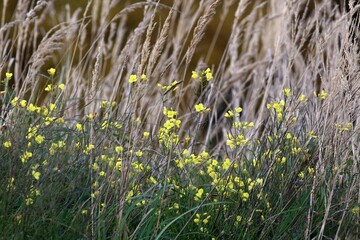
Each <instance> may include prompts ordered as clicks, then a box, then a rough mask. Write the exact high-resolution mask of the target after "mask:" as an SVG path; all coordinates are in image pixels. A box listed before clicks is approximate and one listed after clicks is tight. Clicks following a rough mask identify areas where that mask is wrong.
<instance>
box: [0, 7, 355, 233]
mask: <svg viewBox="0 0 360 240" xmlns="http://www.w3.org/2000/svg"><path fill="white" fill-rule="evenodd" d="M70 2H72V1H70ZM130 2H131V3H132V4H129V5H124V3H123V1H97V0H93V1H88V4H87V5H84V6H81V8H77V7H79V6H76V5H75V3H70V4H66V5H65V4H60V3H59V1H34V0H30V1H29V0H19V1H7V0H5V1H2V3H0V6H1V7H2V8H1V9H2V11H1V17H0V19H1V25H0V49H1V55H0V76H4V74H5V72H13V73H14V76H13V80H12V82H11V83H10V85H13V86H14V88H13V91H14V92H13V96H18V97H19V98H20V99H27V100H28V101H29V102H32V103H34V104H36V105H39V106H41V105H43V104H45V103H48V102H49V101H50V100H51V98H52V96H51V95H50V94H49V93H46V92H44V91H43V90H42V89H44V88H45V86H46V85H47V84H49V83H50V81H52V80H51V79H50V78H49V77H48V76H47V74H46V70H47V69H48V68H50V67H55V68H56V69H57V77H56V81H57V82H56V83H57V84H60V83H65V84H66V86H67V91H66V92H65V93H64V95H63V96H62V99H66V101H65V102H64V104H63V105H62V109H61V111H62V113H63V114H64V116H65V118H66V119H69V120H71V121H75V120H79V119H80V120H81V119H84V118H85V116H86V115H87V114H89V113H94V112H95V111H96V110H97V109H99V106H100V104H101V102H102V101H104V100H106V101H109V102H113V101H115V102H116V103H117V105H116V106H115V107H113V108H112V109H111V110H109V111H108V112H107V113H101V114H104V116H105V115H107V116H109V117H110V118H112V119H126V121H127V122H124V123H123V124H124V125H129V126H132V125H133V124H134V122H135V121H136V119H138V118H139V119H141V123H140V125H139V127H138V129H137V130H133V129H132V130H130V133H129V134H130V135H131V137H130V138H131V139H137V138H138V136H139V134H141V133H140V130H142V129H147V130H149V131H150V132H151V133H156V132H158V130H159V128H160V127H161V125H160V124H159V123H160V122H162V121H163V118H164V116H163V114H162V111H163V108H164V107H167V108H168V109H170V108H173V109H175V110H176V111H178V112H179V119H181V120H182V122H183V123H185V124H184V125H183V127H182V129H181V133H180V135H181V137H182V138H185V136H188V135H190V136H191V137H192V141H191V144H190V145H191V146H190V148H191V149H192V150H193V151H198V152H202V151H203V150H209V151H211V152H212V153H213V154H214V155H217V154H219V155H221V154H222V153H223V152H222V151H223V150H224V148H225V143H226V137H225V136H226V133H227V131H228V129H229V126H231V122H229V121H228V120H227V119H225V118H224V117H223V115H224V113H225V112H226V111H227V110H229V109H234V108H237V107H242V108H243V109H244V110H243V112H242V115H241V118H240V119H241V120H242V121H249V122H250V121H254V122H255V129H256V131H254V133H250V134H254V135H252V136H253V137H254V138H255V137H257V138H259V139H263V140H264V139H265V138H266V136H264V134H265V133H269V132H268V131H267V123H268V122H269V118H270V116H269V111H268V110H267V109H266V103H268V102H271V101H275V100H276V99H278V98H279V97H281V96H282V94H283V89H284V88H290V89H291V90H292V94H293V95H294V96H296V97H297V98H298V97H299V96H300V94H305V95H306V96H307V97H308V98H310V97H311V96H312V95H313V93H316V94H319V93H321V91H322V90H324V91H326V92H327V93H329V95H328V96H327V98H326V99H325V100H324V101H321V102H311V103H309V104H308V105H307V107H306V109H305V110H304V111H305V112H306V113H307V114H306V117H303V118H301V119H299V122H298V123H297V126H296V127H297V129H299V131H300V132H301V131H303V132H309V131H314V132H315V133H316V135H317V136H319V139H318V140H319V144H318V146H317V149H316V151H315V152H316V154H315V155H313V156H311V157H312V160H311V162H310V163H309V164H311V165H312V166H313V167H315V168H316V177H315V178H314V181H313V183H312V184H313V185H312V191H311V195H310V200H309V201H310V203H309V204H310V207H309V209H308V210H307V219H306V221H307V229H306V231H305V232H304V238H306V239H311V238H314V236H313V235H312V232H311V229H312V228H314V226H313V225H312V224H313V221H314V216H316V217H318V216H317V213H316V212H315V211H314V210H313V209H312V206H313V205H312V204H313V201H315V196H317V194H319V193H320V192H319V191H320V190H319V189H322V191H324V194H325V197H324V199H323V200H324V203H323V204H324V209H325V211H324V214H323V215H322V216H321V218H322V220H321V221H320V222H321V227H320V231H319V232H318V233H317V236H316V237H317V238H318V239H321V238H323V237H325V236H324V231H325V230H324V229H325V228H326V224H327V222H328V221H329V219H328V218H329V212H330V211H331V208H333V207H334V206H333V205H332V199H333V198H334V195H336V192H337V191H339V189H338V188H339V182H340V183H341V182H343V181H345V180H344V173H343V172H342V171H341V169H344V168H347V167H348V164H351V167H350V169H351V170H350V173H349V175H351V176H353V178H352V179H346V181H347V183H348V185H347V186H348V187H347V191H348V192H347V193H346V196H344V199H343V204H344V206H343V207H344V208H345V209H348V208H349V203H350V202H354V198H356V200H355V202H357V203H360V193H359V188H360V181H359V177H358V173H359V171H360V159H359V157H360V156H359V124H358V121H359V104H360V103H359V97H360V94H359V89H360V85H359V79H358V76H359V57H360V56H359V54H360V49H359V48H360V45H359V39H360V33H359V26H360V24H359V11H360V4H357V3H356V1H346V2H347V3H346V4H345V5H344V4H340V5H339V4H337V3H336V2H338V1H325V0H324V1H320V0H311V1H307V0H301V1H295V0H287V1H278V0H267V1H264V0H252V1H249V0H241V1H220V0H212V1H198V0H188V1H180V0H174V1H171V0H168V1H159V2H155V1H143V2H138V1H130ZM207 67H209V68H211V69H212V72H213V75H214V79H213V80H212V81H209V82H207V81H206V80H204V81H199V80H195V79H192V78H191V73H192V71H193V70H196V71H203V70H205V69H206V68H207ZM131 74H136V75H137V76H138V78H140V76H141V75H142V74H145V75H146V78H147V80H146V81H144V82H143V83H141V84H140V83H139V82H138V83H136V84H129V83H128V79H129V76H130V75H131ZM2 78H3V77H2ZM174 80H177V81H178V82H179V83H178V85H177V87H178V89H177V90H176V91H172V90H169V91H166V92H164V91H161V90H160V89H159V87H158V86H157V84H159V83H161V84H162V85H171V83H173V81H174ZM1 90H3V89H1ZM1 101H2V102H1V105H3V108H2V112H1V124H3V125H9V124H11V123H9V122H7V121H9V120H7V119H10V116H11V113H9V112H8V111H6V109H7V108H6V101H5V98H2V100H1ZM198 103H203V104H204V105H205V106H207V107H210V108H211V109H212V110H213V111H211V112H210V113H204V114H203V115H199V114H196V112H195V109H194V105H195V104H198ZM297 107H298V106H295V105H294V106H293V109H290V112H293V113H294V116H297V114H298V112H299V110H298V108H297ZM99 114H100V113H99ZM345 122H350V123H352V124H353V129H352V132H351V134H349V135H347V136H345V137H344V136H342V135H341V136H339V134H340V133H339V131H338V130H337V128H336V124H337V123H345ZM94 135H95V134H94V133H90V143H95V142H96V139H94ZM182 141H184V139H182ZM264 141H265V140H264ZM209 148H210V149H209ZM348 159H352V161H351V162H350V163H349V161H348ZM91 164H92V161H91V162H90V165H91ZM327 166H334V171H333V175H332V176H331V177H329V176H328V175H327V173H326V172H327ZM90 168H91V167H90ZM293 171H294V172H293V175H294V176H295V178H296V176H297V175H298V172H299V171H300V170H299V169H294V170H293ZM268 174H270V173H268ZM122 178H124V179H125V178H126V176H122ZM289 181H290V180H289ZM294 181H295V180H294ZM291 191H292V190H291V189H289V192H291ZM124 201H125V200H124V199H122V202H121V204H120V205H121V206H123V205H124ZM94 206H95V205H94ZM120 209H122V208H121V207H120ZM93 211H95V209H93ZM121 211H122V210H120V213H119V216H120V218H121V217H123V216H122V215H123V213H121ZM342 214H343V215H342V218H341V219H344V218H345V211H344V212H343V213H342ZM271 221H272V220H271V219H270V220H269V222H271ZM93 222H95V220H94V219H93ZM274 222H275V219H274ZM343 228H344V226H343V225H342V222H340V223H339V224H338V230H337V233H336V235H335V236H331V237H333V238H334V239H336V238H338V237H339V234H342V236H345V237H348V238H349V239H350V238H352V237H354V236H353V235H346V234H353V233H350V232H349V233H345V234H344V233H343V232H341V231H342V230H341V229H343ZM265 230H266V228H264V232H263V234H265ZM93 231H95V229H93ZM345 232H346V230H345ZM94 234H95V233H94V232H93V236H94ZM356 234H358V233H356ZM259 236H263V235H261V234H260V235H259ZM126 237H129V236H126Z"/></svg>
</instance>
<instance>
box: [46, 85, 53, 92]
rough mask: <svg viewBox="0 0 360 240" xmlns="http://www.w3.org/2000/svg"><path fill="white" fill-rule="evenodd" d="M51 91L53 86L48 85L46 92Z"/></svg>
mask: <svg viewBox="0 0 360 240" xmlns="http://www.w3.org/2000/svg"><path fill="white" fill-rule="evenodd" d="M51 89H52V86H51V84H48V85H47V86H46V87H45V92H50V91H51Z"/></svg>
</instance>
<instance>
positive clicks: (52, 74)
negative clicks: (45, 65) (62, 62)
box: [47, 68, 56, 77]
mask: <svg viewBox="0 0 360 240" xmlns="http://www.w3.org/2000/svg"><path fill="white" fill-rule="evenodd" d="M47 72H48V73H49V75H50V77H53V76H54V75H55V72H56V69H55V68H50V69H48V70H47Z"/></svg>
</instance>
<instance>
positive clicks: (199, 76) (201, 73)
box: [191, 68, 213, 81]
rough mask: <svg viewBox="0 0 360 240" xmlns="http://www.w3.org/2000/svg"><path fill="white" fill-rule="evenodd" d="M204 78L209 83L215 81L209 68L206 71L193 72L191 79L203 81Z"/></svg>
mask: <svg viewBox="0 0 360 240" xmlns="http://www.w3.org/2000/svg"><path fill="white" fill-rule="evenodd" d="M202 77H205V78H206V80H207V81H210V80H211V79H213V75H212V73H211V69H210V68H207V69H206V70H205V71H198V72H196V71H192V75H191V78H193V79H200V80H201V79H202Z"/></svg>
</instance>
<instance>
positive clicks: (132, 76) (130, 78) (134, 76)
mask: <svg viewBox="0 0 360 240" xmlns="http://www.w3.org/2000/svg"><path fill="white" fill-rule="evenodd" d="M136 81H137V77H136V75H135V74H131V75H130V77H129V83H134V82H136Z"/></svg>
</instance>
